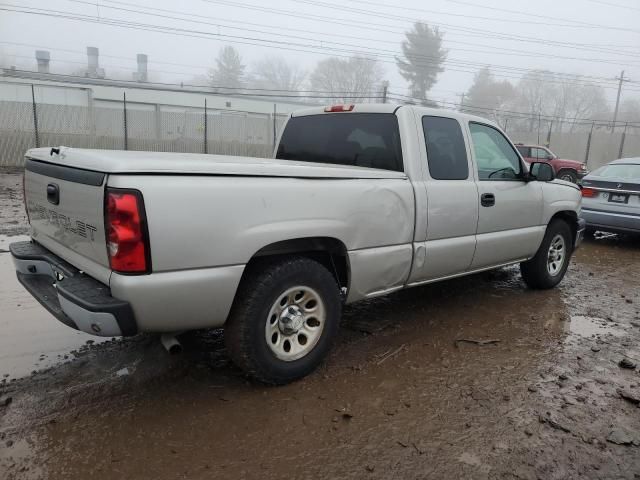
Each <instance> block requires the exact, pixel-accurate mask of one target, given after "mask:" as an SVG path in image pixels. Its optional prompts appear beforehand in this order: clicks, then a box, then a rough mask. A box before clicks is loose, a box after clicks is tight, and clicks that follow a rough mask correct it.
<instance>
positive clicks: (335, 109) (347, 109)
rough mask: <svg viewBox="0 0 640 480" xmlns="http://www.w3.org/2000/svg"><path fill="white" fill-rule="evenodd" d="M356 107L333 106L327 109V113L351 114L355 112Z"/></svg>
mask: <svg viewBox="0 0 640 480" xmlns="http://www.w3.org/2000/svg"><path fill="white" fill-rule="evenodd" d="M354 107H355V105H331V106H329V107H325V108H324V111H325V112H350V111H351V110H353V109H354Z"/></svg>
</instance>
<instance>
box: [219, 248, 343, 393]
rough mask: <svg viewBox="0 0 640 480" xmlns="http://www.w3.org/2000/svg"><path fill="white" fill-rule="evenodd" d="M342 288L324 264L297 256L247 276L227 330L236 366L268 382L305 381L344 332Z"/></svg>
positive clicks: (227, 340) (262, 267) (264, 266)
mask: <svg viewBox="0 0 640 480" xmlns="http://www.w3.org/2000/svg"><path fill="white" fill-rule="evenodd" d="M341 308H342V306H341V299H340V290H339V288H338V284H337V283H336V280H335V278H334V277H333V275H332V274H331V273H330V272H329V271H328V270H327V269H326V268H325V267H324V266H323V265H321V264H320V263H318V262H316V261H314V260H311V259H308V258H304V257H297V258H291V259H287V260H282V261H279V262H277V263H269V264H265V265H263V266H260V267H254V268H253V269H252V270H250V271H249V272H247V275H246V278H245V280H243V282H242V284H241V286H240V288H239V289H238V292H237V294H236V300H235V302H234V306H233V308H232V312H231V314H230V316H229V320H228V321H227V325H226V327H225V341H226V344H227V349H228V351H229V354H230V356H231V358H232V360H233V361H234V363H235V364H236V365H238V366H239V367H240V368H241V369H242V370H244V371H245V372H246V373H247V374H249V375H250V376H251V377H253V378H255V379H256V380H259V381H261V382H264V383H270V384H284V383H288V382H291V381H293V380H296V379H298V378H301V377H304V376H305V375H307V374H309V373H310V372H311V371H313V370H314V369H315V368H316V367H317V366H318V364H319V363H320V362H321V361H322V359H323V358H324V357H325V355H326V354H327V352H328V351H329V349H330V347H331V343H332V340H333V338H334V337H335V334H336V333H337V331H338V325H339V322H340V315H341Z"/></svg>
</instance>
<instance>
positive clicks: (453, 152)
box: [422, 116, 469, 180]
mask: <svg viewBox="0 0 640 480" xmlns="http://www.w3.org/2000/svg"><path fill="white" fill-rule="evenodd" d="M422 129H423V131H424V141H425V143H426V146H427V163H428V164H429V174H430V175H431V178H433V179H434V180H466V179H467V178H469V161H468V159H467V149H466V147H465V144H464V137H463V136H462V129H461V128H460V124H459V123H458V121H457V120H455V119H453V118H445V117H431V116H425V117H422Z"/></svg>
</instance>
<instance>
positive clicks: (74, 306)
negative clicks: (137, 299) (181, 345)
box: [9, 242, 138, 337]
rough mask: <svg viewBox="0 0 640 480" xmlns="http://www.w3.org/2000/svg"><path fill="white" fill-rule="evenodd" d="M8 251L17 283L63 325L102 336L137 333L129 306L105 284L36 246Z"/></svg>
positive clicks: (28, 244)
mask: <svg viewBox="0 0 640 480" xmlns="http://www.w3.org/2000/svg"><path fill="white" fill-rule="evenodd" d="M9 250H10V252H11V255H12V257H13V262H14V264H15V267H16V274H17V276H18V281H19V282H20V283H21V284H22V285H23V286H24V287H25V288H26V289H27V291H28V292H29V293H30V294H31V295H32V296H33V297H34V298H35V299H36V300H37V301H38V302H40V304H41V305H42V306H43V307H44V308H46V309H47V310H48V311H49V312H50V313H51V314H52V315H53V316H54V317H56V318H57V319H58V320H60V321H61V322H62V323H64V324H65V325H67V326H69V327H71V328H75V329H76V330H82V331H83V332H86V333H89V334H92V335H99V336H105V337H113V336H123V335H124V336H128V335H135V334H136V333H137V331H138V329H137V326H136V321H135V317H134V314H133V310H132V308H131V306H130V305H129V303H128V302H125V301H122V300H118V299H116V298H113V297H112V296H111V291H110V289H109V287H107V286H106V285H104V284H102V283H100V282H98V281H97V280H95V279H93V278H91V277H89V276H87V275H85V274H83V273H82V272H80V271H79V270H77V269H76V268H75V267H73V266H72V265H70V264H68V263H67V262H65V261H64V260H62V259H61V258H59V257H57V256H56V255H54V254H53V253H51V252H50V251H48V250H47V249H45V248H43V247H42V246H40V245H39V244H37V243H34V242H17V243H12V244H11V245H10V246H9Z"/></svg>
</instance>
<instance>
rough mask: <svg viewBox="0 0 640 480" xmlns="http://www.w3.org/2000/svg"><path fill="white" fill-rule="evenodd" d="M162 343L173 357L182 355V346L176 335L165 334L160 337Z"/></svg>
mask: <svg viewBox="0 0 640 480" xmlns="http://www.w3.org/2000/svg"><path fill="white" fill-rule="evenodd" d="M160 342H161V343H162V346H163V347H164V348H165V350H166V351H167V352H169V353H170V354H171V355H177V354H178V353H182V344H181V343H180V342H179V341H178V339H177V338H176V336H175V334H173V333H163V334H162V335H160Z"/></svg>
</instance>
